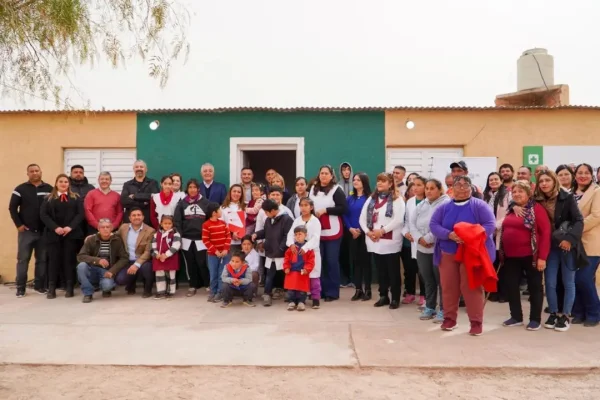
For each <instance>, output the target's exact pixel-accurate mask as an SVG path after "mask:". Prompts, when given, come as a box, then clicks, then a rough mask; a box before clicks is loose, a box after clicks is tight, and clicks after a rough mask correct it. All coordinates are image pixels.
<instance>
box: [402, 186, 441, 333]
mask: <svg viewBox="0 0 600 400" xmlns="http://www.w3.org/2000/svg"><path fill="white" fill-rule="evenodd" d="M442 190H443V189H442V182H440V181H438V180H437V179H429V180H428V181H427V183H426V184H425V200H423V201H422V202H421V203H420V204H419V205H418V206H417V207H416V209H415V211H414V212H413V213H412V214H411V215H410V218H409V230H410V234H411V236H412V237H413V239H414V240H415V241H416V242H417V264H418V266H419V279H421V278H422V281H421V282H423V284H424V285H425V309H423V312H422V313H421V316H420V319H421V320H428V319H434V321H433V322H435V323H439V324H441V323H442V322H444V311H443V310H444V307H443V302H442V287H441V286H440V271H439V268H438V266H437V265H434V264H433V246H434V245H435V237H434V236H433V234H432V233H431V229H430V228H429V223H430V222H431V216H432V215H433V212H434V211H435V210H436V208H438V207H439V206H441V205H442V204H444V203H446V202H448V201H450V198H449V197H448V196H447V195H445V194H443V192H442ZM438 291H439V293H440V310H439V311H437V312H436V306H437V297H438Z"/></svg>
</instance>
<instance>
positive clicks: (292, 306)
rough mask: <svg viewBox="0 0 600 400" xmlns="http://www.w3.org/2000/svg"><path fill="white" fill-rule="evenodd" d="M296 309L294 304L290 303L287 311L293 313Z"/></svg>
mask: <svg viewBox="0 0 600 400" xmlns="http://www.w3.org/2000/svg"><path fill="white" fill-rule="evenodd" d="M298 308H300V305H298ZM295 309H296V304H294V302H291V303H290V304H288V311H294V310H295Z"/></svg>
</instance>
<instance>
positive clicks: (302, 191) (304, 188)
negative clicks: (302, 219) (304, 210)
mask: <svg viewBox="0 0 600 400" xmlns="http://www.w3.org/2000/svg"><path fill="white" fill-rule="evenodd" d="M294 186H295V188H296V193H294V194H293V195H292V197H290V199H289V200H288V201H287V203H286V206H287V208H289V209H290V211H292V213H293V214H294V218H298V217H299V216H300V199H302V198H304V197H308V182H307V181H306V178H305V177H303V176H300V177H298V178H296V183H295V185H294Z"/></svg>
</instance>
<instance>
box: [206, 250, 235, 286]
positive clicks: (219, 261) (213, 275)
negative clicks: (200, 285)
mask: <svg viewBox="0 0 600 400" xmlns="http://www.w3.org/2000/svg"><path fill="white" fill-rule="evenodd" d="M230 259H231V255H229V254H227V255H226V256H225V257H223V258H219V257H217V256H211V255H209V256H208V258H207V261H208V273H209V274H210V292H211V293H212V294H214V295H216V294H217V293H221V287H222V286H223V281H222V280H221V274H223V268H225V265H227V263H228V262H229V260H230Z"/></svg>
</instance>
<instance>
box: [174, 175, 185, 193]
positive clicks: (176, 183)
mask: <svg viewBox="0 0 600 400" xmlns="http://www.w3.org/2000/svg"><path fill="white" fill-rule="evenodd" d="M171 180H172V181H173V192H174V193H180V192H181V184H182V182H183V179H182V178H181V175H180V174H178V173H177V172H175V173H172V174H171Z"/></svg>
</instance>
